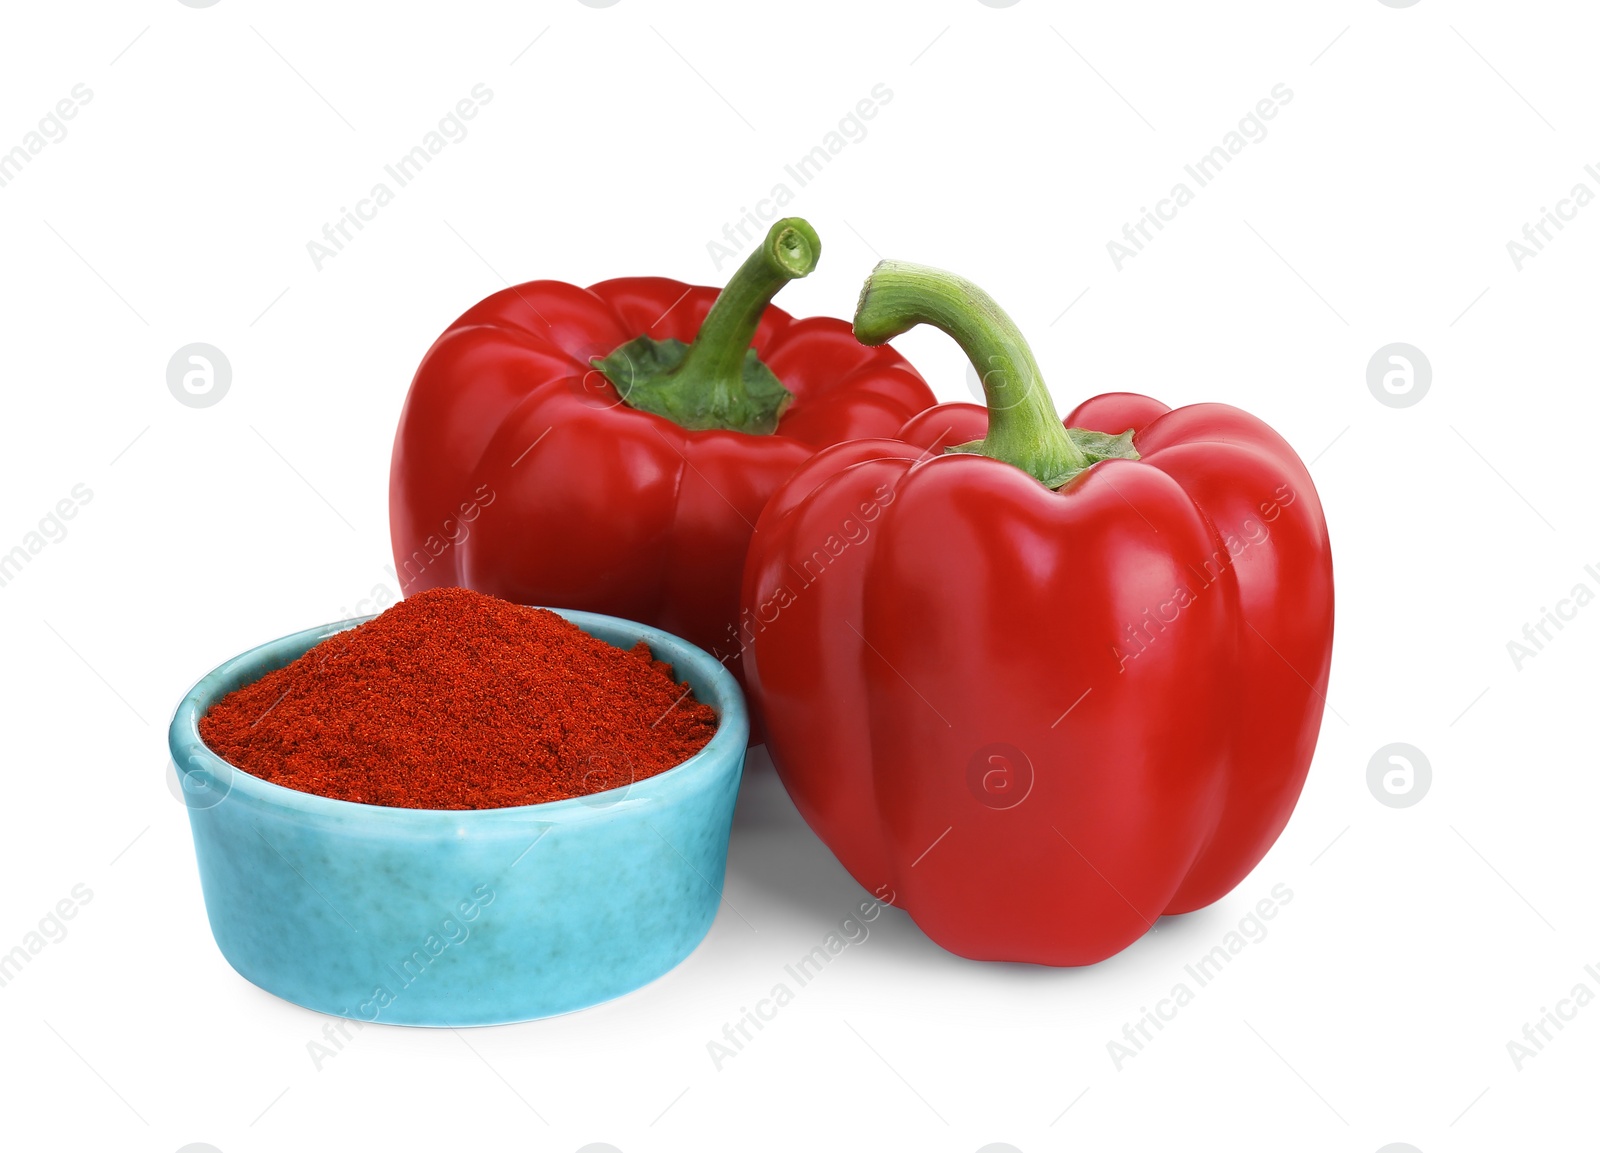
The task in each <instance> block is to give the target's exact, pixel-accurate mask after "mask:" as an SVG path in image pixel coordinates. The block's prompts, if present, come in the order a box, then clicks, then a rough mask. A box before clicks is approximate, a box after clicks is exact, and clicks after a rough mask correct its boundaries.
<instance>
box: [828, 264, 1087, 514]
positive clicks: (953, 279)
mask: <svg viewBox="0 0 1600 1153" xmlns="http://www.w3.org/2000/svg"><path fill="white" fill-rule="evenodd" d="M918 324H931V325H933V326H934V327H935V328H938V329H940V330H942V331H944V332H946V333H948V334H949V335H950V336H951V337H953V338H954V339H955V342H956V343H957V344H959V345H960V346H961V351H962V352H964V353H966V354H967V359H969V360H970V361H972V364H973V366H974V367H975V368H976V369H977V370H978V373H979V375H980V376H981V377H982V378H983V394H984V398H985V400H987V402H988V405H989V433H988V435H987V436H985V437H984V438H983V439H982V440H981V441H976V442H974V443H972V444H964V445H957V446H955V447H953V448H950V449H948V450H947V451H949V452H973V453H979V454H981V455H983V456H988V457H993V458H994V459H995V460H1003V461H1005V462H1006V463H1007V464H1013V465H1016V466H1017V467H1018V468H1020V469H1022V470H1023V471H1024V472H1026V473H1028V475H1030V476H1032V477H1033V478H1034V479H1035V480H1037V481H1039V482H1040V483H1041V484H1043V485H1045V486H1046V487H1047V488H1060V487H1061V486H1062V485H1063V484H1065V483H1066V482H1067V481H1069V480H1071V479H1072V478H1073V477H1074V476H1076V475H1077V474H1078V473H1080V472H1082V471H1083V470H1084V469H1085V468H1087V467H1089V465H1090V464H1091V463H1093V459H1094V458H1093V456H1091V455H1090V454H1087V453H1085V452H1084V451H1083V450H1082V449H1081V448H1080V447H1079V446H1078V445H1077V444H1076V443H1075V442H1074V440H1073V438H1072V437H1071V436H1069V435H1068V434H1067V430H1066V429H1065V428H1063V427H1062V425H1061V417H1060V415H1059V414H1058V413H1057V412H1056V406H1055V402H1054V401H1052V400H1051V399H1050V390H1049V389H1048V388H1046V387H1045V383H1044V377H1043V376H1042V375H1041V374H1040V372H1039V365H1038V362H1036V361H1035V360H1034V359H1033V352H1032V350H1031V349H1029V348H1028V342H1027V341H1026V340H1024V339H1023V337H1022V333H1021V332H1020V331H1019V330H1018V328H1017V326H1016V324H1015V323H1014V322H1013V321H1012V319H1011V318H1010V317H1009V316H1007V315H1006V314H1005V312H1004V311H1003V310H1002V309H1001V308H1000V306H999V305H998V304H996V303H995V302H994V299H993V298H992V297H991V296H990V295H989V294H988V293H986V292H984V291H983V289H981V288H979V287H978V286H977V285H975V284H973V283H972V282H971V281H969V280H966V279H964V278H962V277H960V276H956V275H955V274H954V273H950V272H944V271H941V270H940V269H937V268H929V267H927V266H925V265H921V264H908V263H906V262H904V261H899V260H885V261H882V262H880V263H879V264H878V266H877V267H876V268H874V269H873V270H872V275H871V276H869V277H868V278H867V283H866V285H865V286H864V287H863V288H862V290H861V300H860V302H859V303H858V304H857V305H856V319H855V332H856V339H857V340H859V341H861V342H862V343H863V344H882V343H884V342H885V341H887V340H890V339H892V338H894V337H896V336H899V335H900V334H901V333H903V332H905V331H906V330H907V329H910V328H913V327H915V326H916V325H918Z"/></svg>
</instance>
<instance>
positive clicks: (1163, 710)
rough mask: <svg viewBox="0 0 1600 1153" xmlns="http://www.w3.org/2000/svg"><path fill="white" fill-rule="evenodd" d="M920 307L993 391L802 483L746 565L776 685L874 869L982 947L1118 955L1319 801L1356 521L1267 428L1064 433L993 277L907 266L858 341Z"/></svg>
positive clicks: (827, 824) (929, 915) (869, 878)
mask: <svg viewBox="0 0 1600 1153" xmlns="http://www.w3.org/2000/svg"><path fill="white" fill-rule="evenodd" d="M917 323H933V324H936V325H937V326H939V327H941V328H944V329H945V330H946V331H947V332H950V333H951V334H952V335H953V336H955V337H956V339H957V340H958V342H960V343H961V345H962V347H963V349H964V350H965V351H966V352H967V354H968V356H969V357H970V358H971V359H972V360H973V363H974V364H975V365H978V366H979V367H980V370H983V379H984V386H985V391H986V394H987V400H988V408H987V410H986V409H985V408H984V407H982V406H977V405H968V404H959V405H941V406H939V407H937V408H933V409H930V410H927V411H925V412H924V413H922V414H921V415H920V416H918V417H915V418H913V419H912V420H911V421H910V422H909V423H908V424H907V426H906V427H905V428H904V429H903V430H902V432H901V434H900V436H899V437H898V438H896V439H892V440H872V441H861V442H857V443H854V444H849V445H842V446H839V447H837V448H834V449H830V450H829V451H827V452H824V453H821V454H819V455H818V456H816V457H815V458H813V459H812V460H811V461H809V462H808V463H807V464H806V465H804V466H803V467H802V468H801V469H799V470H798V471H797V472H796V473H795V475H794V476H792V477H791V478H790V479H789V480H788V481H787V482H785V484H784V485H783V486H782V487H781V488H780V489H779V490H778V492H777V494H776V495H775V496H774V497H773V499H772V501H771V502H770V503H769V504H768V506H767V508H766V510H765V511H764V512H763V514H762V517H761V520H760V521H759V522H758V524H757V526H756V532H755V536H754V539H753V541H752V543H751V547H750V555H749V560H748V563H747V566H746V571H745V585H744V598H745V604H746V611H747V616H748V618H749V619H752V620H753V621H755V622H756V623H755V631H754V636H753V639H752V641H751V644H750V647H749V649H748V650H747V654H746V672H747V675H748V677H749V680H750V686H751V691H752V693H753V696H754V698H755V700H756V701H757V702H758V705H759V707H760V709H761V711H762V714H763V716H764V719H765V724H766V731H767V746H768V749H769V751H770V752H771V754H772V759H773V762H774V764H775V765H776V766H777V770H778V773H779V775H780V777H781V779H782V780H783V783H784V785H785V787H786V788H787V789H788V792H789V795H790V796H791V797H792V798H793V799H794V802H795V804H796V806H797V807H798V808H799V810H800V812H801V814H802V815H803V816H804V818H805V819H806V821H807V822H808V823H809V824H810V826H811V827H812V829H813V830H814V831H815V832H816V833H817V834H818V835H819V836H820V837H821V838H822V840H823V841H824V842H826V843H827V845H828V846H829V848H830V849H832V850H833V852H834V854H835V855H836V856H837V857H838V858H839V860H840V861H841V862H842V863H843V864H844V866H845V867H846V868H847V869H848V870H849V871H850V872H851V874H852V875H854V877H855V878H856V880H857V881H859V882H860V883H861V884H862V885H863V886H864V887H866V888H867V889H868V890H870V891H873V892H880V893H881V892H892V893H893V894H894V903H895V904H897V905H899V906H901V907H902V908H904V909H906V910H907V911H908V912H909V913H910V915H911V917H912V918H913V919H914V920H915V921H916V923H917V924H918V925H919V926H921V928H922V929H923V930H924V931H925V932H926V933H927V934H928V936H930V937H931V938H932V939H933V940H934V941H935V942H937V943H938V944H940V945H941V946H943V947H944V948H946V949H948V950H950V951H952V952H954V953H958V954H960V955H962V956H965V957H971V958H977V959H984V960H1003V961H1027V962H1036V963H1040V964H1046V965H1084V964H1091V963H1093V962H1096V961H1100V960H1102V959H1104V958H1106V957H1108V956H1111V955H1112V954H1114V953H1116V952H1118V951H1120V950H1121V949H1123V948H1125V947H1126V946H1128V945H1129V944H1130V943H1132V942H1133V941H1135V940H1136V939H1138V938H1139V937H1140V936H1141V935H1143V934H1144V933H1145V932H1147V931H1148V930H1149V929H1150V928H1151V927H1152V926H1153V925H1154V923H1155V920H1156V918H1157V917H1159V916H1162V915H1163V914H1172V913H1183V912H1187V911H1190V910H1193V909H1198V908H1201V907H1202V906H1205V905H1208V904H1210V903H1211V902H1213V901H1216V900H1217V899H1219V898H1220V897H1222V896H1224V895H1225V894H1227V893H1228V892H1229V891H1230V890H1231V889H1233V887H1234V886H1235V885H1237V884H1238V883H1239V881H1240V880H1241V879H1242V878H1243V877H1244V876H1245V875H1246V874H1247V873H1249V871H1250V870H1251V869H1252V868H1253V867H1254V866H1255V865H1256V864H1257V863H1258V862H1259V861H1260V859H1261V857H1262V856H1263V854H1265V853H1266V851H1267V850H1268V848H1270V847H1271V845H1272V844H1273V842H1274V841H1275V840H1276V838H1277V836H1278V834H1279V833H1280V832H1281V831H1282V829H1283V828H1284V825H1285V824H1286V822H1287V821H1288V819H1289V816H1290V813H1291V811H1292V810H1293V808H1294V805H1295V802H1296V800H1297V799H1298V797H1299V795H1300V791H1301V787H1302V785H1303V784H1304V781H1305V777H1306V771H1307V768H1308V766H1309V764H1310V761H1311V755H1312V752H1313V749H1314V746H1315V743H1316V737H1317V731H1318V727H1319V724H1320V722H1321V717H1322V710H1323V704H1324V693H1325V691H1326V687H1327V681H1328V670H1329V662H1330V657H1331V650H1332V640H1333V570H1332V560H1331V554H1330V551H1329V543H1328V534H1327V528H1326V525H1325V523H1324V520H1323V515H1322V510H1321V507H1320V504H1319V502H1318V499H1317V494H1316V492H1315V490H1314V489H1313V487H1312V484H1311V478H1310V476H1309V475H1308V474H1307V472H1306V470H1305V468H1304V466H1303V465H1302V464H1301V463H1300V460H1299V458H1298V457H1297V456H1296V455H1295V453H1294V451H1293V450H1292V449H1291V448H1290V447H1289V446H1288V444H1287V443H1285V442H1284V441H1283V440H1282V438H1280V437H1279V436H1278V435H1277V434H1276V433H1274V432H1273V431H1272V430H1271V429H1270V428H1268V427H1267V426H1266V425H1265V424H1263V423H1262V422H1261V421H1259V420H1257V419H1255V418H1254V417H1252V416H1250V415H1248V414H1247V413H1244V412H1241V411H1240V410H1238V409H1235V408H1231V407H1228V406H1226V405H1221V404H1197V405H1191V406H1188V407H1185V408H1180V409H1176V410H1171V411H1169V410H1168V409H1167V407H1166V406H1165V405H1162V404H1160V403H1159V402H1157V401H1154V400H1152V399H1150V398H1148V397H1144V396H1138V395H1134V394H1131V393H1109V394H1106V395H1102V396H1097V397H1095V398H1093V399H1091V400H1089V401H1086V402H1085V403H1084V404H1082V405H1080V406H1079V407H1078V408H1077V409H1076V410H1075V411H1074V412H1073V413H1072V414H1071V415H1070V416H1069V418H1068V420H1067V421H1066V422H1065V423H1064V424H1063V423H1061V422H1058V420H1057V418H1056V416H1055V411H1054V407H1053V405H1052V403H1051V402H1050V400H1049V394H1048V392H1047V391H1046V390H1045V387H1044V384H1043V381H1042V380H1041V379H1039V374H1038V369H1037V366H1036V365H1035V364H1034V361H1033V358H1032V355H1031V353H1030V352H1029V351H1028V349H1027V346H1026V344H1025V343H1023V341H1022V339H1021V337H1020V335H1019V334H1017V333H1016V330H1015V327H1014V326H1013V325H1012V324H1011V322H1010V321H1009V319H1008V318H1007V317H1006V316H1005V314H1004V313H1003V312H1001V311H1000V310H999V308H998V306H996V305H994V302H993V301H992V300H990V299H989V298H988V297H987V296H986V295H984V294H983V293H982V292H981V290H979V289H977V288H976V287H975V286H973V285H971V284H969V283H968V282H966V281H963V280H960V279H959V278H957V277H953V276H951V275H950V274H948V273H938V272H937V271H936V270H931V269H923V268H919V267H918V266H915V265H901V264H894V263H890V262H886V263H885V264H883V265H880V266H879V268H878V270H877V271H875V272H874V274H873V277H872V279H871V280H869V281H868V284H867V288H866V290H865V291H864V293H863V296H862V303H861V307H860V309H859V310H858V312H857V317H856V331H857V335H858V336H859V337H860V338H861V339H862V340H864V341H866V342H868V343H878V342H880V341H883V340H887V339H889V338H890V337H892V336H894V335H897V334H898V333H900V332H903V331H905V330H906V329H907V328H909V327H911V326H912V325H914V324H917ZM1066 426H1070V427H1072V428H1075V429H1087V430H1093V432H1073V433H1071V434H1069V435H1067V436H1065V437H1063V436H1062V435H1061V434H1062V432H1063V431H1064V428H1065V427H1066ZM1128 430H1131V431H1132V436H1131V440H1130V438H1128V437H1126V436H1118V435H1116V434H1120V433H1125V432H1126V431H1128ZM1097 434H1105V435H1097ZM961 442H971V443H965V444H963V443H961ZM957 445H959V448H957V447H955V446H957ZM997 457H998V459H997ZM1008 462H1009V463H1008ZM1063 480H1064V482H1063ZM1056 482H1063V483H1056ZM830 542H831V543H830ZM841 544H843V546H844V547H840V545H841Z"/></svg>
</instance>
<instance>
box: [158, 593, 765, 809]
mask: <svg viewBox="0 0 1600 1153" xmlns="http://www.w3.org/2000/svg"><path fill="white" fill-rule="evenodd" d="M526 607H529V608H546V607H547V606H544V605H529V606H526ZM549 611H550V612H553V613H557V614H558V615H560V616H562V617H565V618H566V619H567V620H569V621H571V622H572V623H573V624H575V625H577V626H578V627H579V628H580V629H582V630H583V631H584V632H586V633H589V634H590V635H591V636H593V635H595V634H594V629H595V628H609V629H611V630H612V631H614V632H621V633H623V634H624V635H626V636H628V637H630V638H632V642H633V643H635V644H636V643H638V642H639V641H641V640H642V641H644V642H645V643H646V644H647V645H649V646H650V653H651V655H652V656H654V657H655V659H657V660H661V661H666V662H667V663H668V664H670V665H671V666H672V669H673V676H674V677H675V678H676V679H678V680H680V681H686V680H688V677H686V676H684V675H683V666H685V665H687V666H690V667H692V668H693V669H694V671H695V672H696V673H697V674H699V676H700V677H701V679H703V680H707V681H709V683H710V685H711V689H712V692H711V698H712V699H710V700H703V699H702V701H701V703H702V704H708V705H710V706H711V707H712V708H713V709H715V710H716V712H717V731H716V732H715V733H713V734H712V737H711V740H709V741H707V742H706V744H705V747H703V748H702V749H701V750H700V751H699V752H697V753H695V755H694V756H692V757H690V758H689V759H688V760H686V761H683V762H680V763H679V764H676V765H674V766H672V768H670V769H664V770H662V771H661V772H659V773H655V774H653V775H651V776H648V777H644V778H642V779H641V780H637V781H631V782H629V783H628V784H626V785H620V786H618V787H617V788H614V789H601V790H599V791H597V792H593V793H583V794H581V795H579V796H576V797H565V798H563V799H561V800H558V801H541V802H538V803H536V804H531V805H506V806H501V807H498V808H492V809H417V808H408V807H400V806H397V805H371V804H367V803H366V802H365V801H346V800H342V799H340V798H338V797H325V796H322V795H321V794H320V793H308V792H304V791H302V790H300V789H291V788H289V787H288V786H286V785H279V784H274V783H273V782H271V781H269V780H266V779H265V778H264V777H258V776H255V775H254V774H252V773H250V772H249V771H248V770H246V769H243V768H240V767H239V766H238V765H235V764H233V763H232V762H231V761H227V760H224V759H223V758H222V757H220V756H218V755H217V754H216V753H215V752H213V751H212V750H211V748H210V747H209V746H208V745H207V744H206V743H205V741H204V740H203V739H202V738H201V736H200V718H201V717H202V716H204V715H205V714H206V712H207V711H208V710H209V709H210V708H211V706H212V705H213V704H215V703H216V701H218V700H220V699H221V698H222V697H223V696H225V695H226V693H227V692H229V691H232V690H231V689H224V688H223V686H224V685H226V684H228V683H230V682H231V681H233V680H234V679H236V678H237V677H238V676H239V674H240V673H241V672H244V673H246V674H247V675H248V676H249V679H248V680H246V681H243V682H242V684H251V683H254V681H256V680H259V679H260V678H261V677H262V676H265V675H266V672H268V671H270V670H269V669H266V668H265V667H264V666H265V665H266V664H267V663H268V662H270V661H273V660H276V659H277V658H279V657H281V656H282V655H283V654H285V653H289V652H293V655H292V656H290V657H289V658H288V661H293V660H297V659H298V658H299V657H300V656H302V655H304V653H306V652H308V651H309V650H310V649H311V648H312V647H313V646H315V645H316V644H318V643H320V642H321V641H323V640H326V639H327V638H328V637H331V636H335V635H337V634H338V633H341V632H346V631H348V630H349V629H353V628H355V627H356V626H357V625H360V624H364V623H366V622H367V621H370V620H373V619H375V618H376V617H377V616H379V615H381V614H379V613H370V614H368V615H366V616H360V617H351V618H350V619H348V620H343V621H334V622H332V623H329V624H325V625H318V626H314V627H312V628H308V629H301V630H300V631H299V632H294V633H289V634H287V635H285V636H281V637H278V638H276V639H275V640H270V641H266V642H264V643H262V644H259V645H256V646H255V647H254V648H250V649H246V650H245V651H244V652H242V653H240V654H238V655H237V656H235V657H231V658H229V659H228V660H226V661H223V662H222V664H220V665H218V666H217V667H216V668H214V669H212V670H211V671H210V672H209V673H207V674H206V675H205V676H203V677H201V678H200V679H199V680H198V681H196V682H195V683H194V685H193V686H191V687H190V689H189V691H188V692H187V693H185V694H184V696H183V699H182V701H180V702H179V704H178V707H177V709H176V710H175V711H174V712H173V716H172V722H171V724H170V725H169V726H168V730H167V744H168V749H169V751H170V753H171V756H172V761H173V764H174V766H175V767H176V770H177V772H178V774H179V777H180V780H181V778H183V777H185V776H187V775H188V774H191V773H198V774H200V775H201V776H202V777H204V778H209V779H210V780H212V781H215V782H217V783H218V784H225V785H226V788H225V789H224V790H223V791H222V794H221V797H220V798H219V799H218V800H217V801H216V802H214V803H213V804H212V805H191V804H189V803H188V802H187V801H186V802H185V805H184V807H185V808H187V809H189V810H190V812H191V814H193V813H194V812H197V811H204V810H205V809H207V808H214V807H216V806H217V805H221V804H225V803H226V802H227V801H228V800H229V799H230V798H231V797H232V795H233V793H234V791H236V790H238V791H241V792H242V794H243V795H244V796H246V797H248V798H250V799H251V800H253V801H255V802H258V803H259V804H261V805H263V806H265V807H268V808H273V809H291V810H298V811H299V812H301V813H303V814H304V815H306V816H308V817H317V818H335V819H337V818H340V817H345V818H350V819H361V820H366V821H389V822H393V823H396V824H405V825H416V826H435V825H449V826H452V827H453V826H457V825H461V824H463V823H468V824H478V825H488V824H496V823H511V824H516V825H520V826H525V825H526V824H527V820H528V818H529V817H530V816H537V817H539V818H542V819H551V820H554V819H558V818H574V817H575V818H580V819H599V818H603V817H604V816H605V815H607V814H609V813H611V812H614V811H619V810H624V811H625V810H628V809H632V808H636V807H637V803H638V802H644V801H649V800H651V799H653V798H656V797H658V796H659V795H660V794H659V790H660V789H662V788H666V789H671V790H674V791H676V790H677V789H680V788H686V787H689V786H691V785H692V784H693V783H694V782H695V781H697V780H698V779H700V778H703V777H713V776H715V775H716V774H717V772H718V771H719V770H720V769H722V768H724V767H725V766H726V764H727V763H728V762H730V761H731V762H733V763H734V764H738V763H740V762H742V760H743V754H744V752H745V746H746V744H747V743H748V741H749V731H750V719H749V712H748V708H747V706H746V704H745V699H744V694H743V692H742V691H741V690H740V688H739V684H738V682H737V681H736V680H735V679H734V677H733V674H732V673H730V672H729V671H728V669H727V667H726V666H725V665H724V664H723V663H722V662H721V661H719V660H717V659H716V658H715V657H713V656H712V655H711V654H710V653H708V652H706V651H705V650H704V649H702V648H700V647H699V646H697V645H694V644H691V643H690V642H689V641H687V640H684V639H683V638H682V637H680V636H677V635H675V634H673V633H669V632H667V631H666V630H664V629H659V628H656V627H655V626H654V625H648V624H644V623H642V622H640V621H634V620H629V619H627V618H626V617H614V616H608V615H606V614H604V613H591V612H583V611H581V610H578V609H563V608H554V607H549ZM596 639H599V640H604V639H605V638H604V637H597V638H596ZM606 643H607V644H611V643H613V642H611V641H606ZM296 649H298V651H295V650H296ZM288 661H282V662H280V663H279V664H277V665H276V666H275V667H279V668H281V667H283V665H284V664H287V663H288ZM258 670H259V671H258ZM669 778H670V780H669ZM656 782H660V784H656ZM614 793H615V794H622V795H621V796H619V797H617V798H616V799H614V800H610V801H607V800H605V799H604V798H606V797H608V795H610V794H614Z"/></svg>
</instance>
